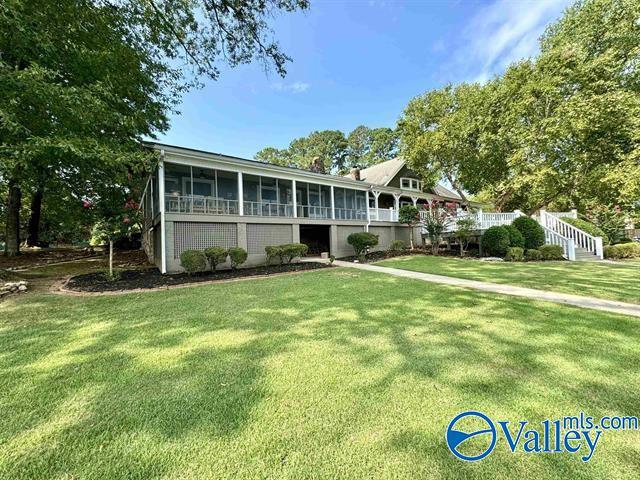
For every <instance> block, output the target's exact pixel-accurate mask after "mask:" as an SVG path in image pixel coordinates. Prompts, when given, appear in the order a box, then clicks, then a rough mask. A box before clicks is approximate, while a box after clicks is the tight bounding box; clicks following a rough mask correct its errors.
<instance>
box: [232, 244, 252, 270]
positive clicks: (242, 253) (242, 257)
mask: <svg viewBox="0 0 640 480" xmlns="http://www.w3.org/2000/svg"><path fill="white" fill-rule="evenodd" d="M247 256H248V255H247V251H246V250H245V249H244V248H240V247H231V248H230V249H229V259H230V260H231V268H232V269H233V270H235V269H236V268H238V266H239V265H242V264H243V263H244V262H246V261H247Z"/></svg>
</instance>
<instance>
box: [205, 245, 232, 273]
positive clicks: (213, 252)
mask: <svg viewBox="0 0 640 480" xmlns="http://www.w3.org/2000/svg"><path fill="white" fill-rule="evenodd" d="M204 256H205V257H207V259H208V260H209V265H211V270H215V269H216V267H217V266H218V265H220V264H221V263H224V262H226V261H227V257H228V256H229V252H228V251H227V249H226V248H224V247H211V248H205V249H204Z"/></svg>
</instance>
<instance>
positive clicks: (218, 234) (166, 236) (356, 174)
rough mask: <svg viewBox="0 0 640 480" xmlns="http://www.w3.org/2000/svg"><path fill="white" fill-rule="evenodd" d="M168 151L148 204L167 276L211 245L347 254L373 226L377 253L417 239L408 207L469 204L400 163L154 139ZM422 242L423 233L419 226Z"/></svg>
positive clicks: (256, 257) (147, 218)
mask: <svg viewBox="0 0 640 480" xmlns="http://www.w3.org/2000/svg"><path fill="white" fill-rule="evenodd" d="M148 146H149V147H150V148H152V149H154V150H156V151H158V152H159V154H160V162H159V165H158V168H157V170H156V171H155V172H154V173H153V174H152V175H151V176H150V178H149V180H148V182H147V186H146V188H145V191H144V194H143V198H142V202H141V208H142V209H143V212H144V227H143V244H144V248H145V251H146V252H147V254H148V256H149V258H150V260H151V261H152V262H154V263H155V265H157V266H158V268H159V269H160V270H161V271H162V272H163V273H165V272H177V271H181V270H182V268H181V267H180V254H181V253H182V252H183V251H185V250H190V249H205V248H207V247H212V246H222V247H232V246H239V247H242V248H244V249H245V250H247V252H248V253H249V258H248V261H247V265H257V264H260V263H263V262H264V261H265V259H266V256H265V252H264V247H266V246H268V245H280V244H284V243H297V242H300V243H304V244H306V245H308V246H309V251H310V253H311V254H320V253H321V252H329V253H330V254H332V255H335V256H336V257H340V256H347V255H351V254H352V253H353V249H352V247H351V246H350V245H348V244H347V237H348V236H349V234H351V233H353V232H360V231H365V230H368V231H370V232H371V233H374V234H376V235H379V242H380V243H379V245H378V247H377V249H387V248H389V246H390V244H391V242H392V241H393V240H395V239H401V240H404V241H405V242H407V243H408V242H409V235H410V232H409V228H408V227H406V226H403V225H401V224H399V223H398V221H397V219H398V209H399V207H400V206H402V205H404V204H414V205H418V206H421V205H427V203H428V202H430V201H431V202H438V203H440V204H443V205H444V204H449V206H452V207H453V206H455V207H458V208H465V206H464V205H463V202H462V199H461V198H460V197H459V196H458V195H457V194H455V193H453V192H451V191H449V190H447V189H446V188H444V187H442V186H437V187H436V188H435V189H434V190H433V191H426V190H424V189H423V185H422V183H421V182H420V179H419V177H418V176H417V175H416V174H415V173H414V172H412V171H411V170H409V169H408V168H407V167H406V166H405V163H404V162H403V161H402V160H400V159H395V160H390V161H387V162H384V163H381V164H378V165H375V166H373V167H370V168H367V169H364V170H353V171H352V172H351V174H350V175H349V176H344V177H340V176H334V175H325V174H321V173H313V172H309V171H306V170H301V169H297V168H289V167H281V166H277V165H271V164H267V163H262V162H257V161H254V160H246V159H243V158H237V157H232V156H228V155H221V154H217V153H211V152H205V151H200V150H193V149H190V148H183V147H176V146H172V145H164V144H160V143H149V144H148ZM413 235H414V238H415V241H416V242H418V243H420V242H421V235H420V229H419V228H415V229H413Z"/></svg>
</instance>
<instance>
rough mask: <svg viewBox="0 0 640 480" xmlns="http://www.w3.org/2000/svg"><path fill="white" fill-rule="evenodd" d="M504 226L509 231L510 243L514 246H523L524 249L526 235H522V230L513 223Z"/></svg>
mask: <svg viewBox="0 0 640 480" xmlns="http://www.w3.org/2000/svg"><path fill="white" fill-rule="evenodd" d="M504 228H506V229H507V232H509V244H510V245H511V246H512V247H519V248H522V249H523V251H524V237H523V236H522V233H520V230H518V229H517V228H516V227H514V226H513V225H505V226H504Z"/></svg>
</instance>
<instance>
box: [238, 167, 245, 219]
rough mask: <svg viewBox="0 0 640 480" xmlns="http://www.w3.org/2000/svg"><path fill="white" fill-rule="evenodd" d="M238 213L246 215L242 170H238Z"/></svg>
mask: <svg viewBox="0 0 640 480" xmlns="http://www.w3.org/2000/svg"><path fill="white" fill-rule="evenodd" d="M238 214H240V215H244V186H243V185H242V172H238Z"/></svg>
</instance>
